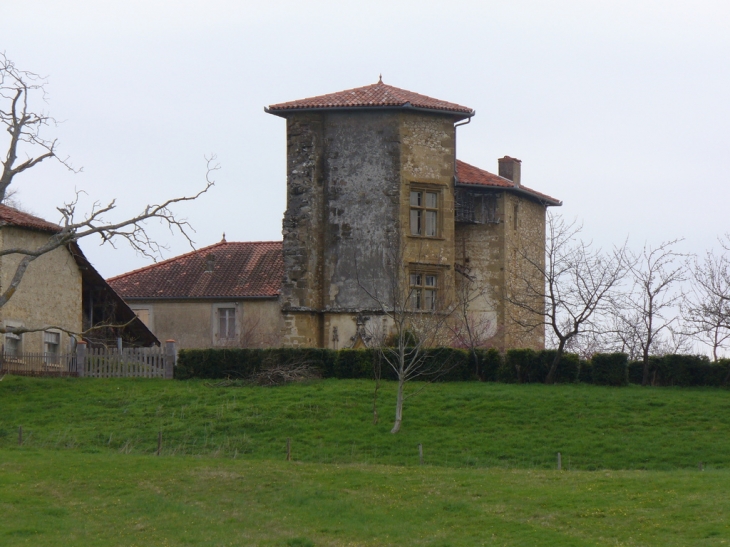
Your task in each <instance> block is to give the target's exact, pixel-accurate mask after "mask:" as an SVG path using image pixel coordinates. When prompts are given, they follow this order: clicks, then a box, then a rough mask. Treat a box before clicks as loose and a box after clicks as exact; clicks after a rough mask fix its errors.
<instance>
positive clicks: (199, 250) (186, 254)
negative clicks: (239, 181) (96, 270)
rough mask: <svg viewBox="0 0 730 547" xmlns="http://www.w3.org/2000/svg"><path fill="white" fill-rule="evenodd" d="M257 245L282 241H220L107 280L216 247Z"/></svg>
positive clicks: (116, 278)
mask: <svg viewBox="0 0 730 547" xmlns="http://www.w3.org/2000/svg"><path fill="white" fill-rule="evenodd" d="M241 243H244V244H255V243H282V242H281V241H219V242H218V243H213V244H212V245H208V246H207V247H201V248H200V249H195V250H193V251H190V252H187V253H185V254H181V255H177V256H173V257H172V258H167V259H165V260H161V261H160V262H153V263H152V264H147V266H142V267H141V268H137V269H136V270H131V271H129V272H125V273H122V274H119V275H115V276H114V277H110V278H108V279H107V281H117V280H119V279H123V278H125V277H128V276H130V275H134V274H137V273H140V272H144V271H145V270H149V269H151V268H156V267H157V266H162V265H164V264H167V263H169V262H174V261H177V260H180V259H181V258H187V257H189V256H191V255H194V254H196V253H200V252H201V251H205V250H208V249H213V248H214V247H220V246H221V245H235V244H241Z"/></svg>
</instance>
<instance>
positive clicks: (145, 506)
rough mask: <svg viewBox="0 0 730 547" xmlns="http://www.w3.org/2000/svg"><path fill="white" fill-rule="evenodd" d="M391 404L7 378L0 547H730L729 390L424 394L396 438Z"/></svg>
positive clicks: (493, 388) (322, 392) (387, 389)
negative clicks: (375, 416)
mask: <svg viewBox="0 0 730 547" xmlns="http://www.w3.org/2000/svg"><path fill="white" fill-rule="evenodd" d="M393 404H394V385H392V384H389V383H386V385H385V386H384V388H383V395H382V397H381V400H380V405H379V408H380V412H381V423H380V424H378V425H377V426H374V425H373V424H372V383H371V382H367V381H356V380H352V381H350V380H347V381H345V380H327V381H321V382H315V383H312V384H308V385H289V386H285V387H281V388H255V387H243V388H214V387H209V386H207V385H206V384H205V383H204V382H199V381H185V382H181V381H172V382H171V381H156V380H141V379H116V380H99V379H33V378H22V377H11V376H6V377H4V379H3V380H2V381H0V514H2V516H3V518H1V519H0V545H9V546H15V545H34V546H36V545H37V546H46V545H48V546H50V545H93V546H97V545H98V546H107V545H108V546H112V545H114V546H127V545H140V546H141V545H145V546H148V545H185V546H188V545H190V546H193V545H195V546H219V545H261V546H281V547H297V546H298V547H305V546H310V547H311V546H330V545H331V546H341V545H342V546H344V545H352V546H376V545H418V546H420V545H424V546H434V547H436V546H438V547H446V546H462V545H463V546H472V545H509V546H512V545H517V546H522V545H525V546H528V545H529V546H548V545H559V546H563V545H565V546H583V545H601V546H603V545H607V546H608V545H632V546H633V545H636V546H638V545H662V546H664V545H666V546H674V545H676V546H686V545H692V546H694V545H698V546H704V545H730V517H728V515H730V496H729V495H728V492H730V435H729V434H728V433H730V392H729V391H726V390H720V389H668V388H662V389H642V388H638V387H630V388H621V389H616V388H604V387H597V386H584V385H564V386H543V385H504V384H481V383H464V384H456V383H454V384H438V385H429V386H426V387H425V389H424V390H423V391H422V392H421V393H419V394H418V395H417V396H415V397H413V398H412V399H409V400H408V401H407V403H406V409H405V421H404V428H403V431H402V432H401V433H399V434H398V435H391V434H390V433H388V431H389V429H390V425H391V422H390V418H391V414H392V410H393ZM20 425H22V426H23V445H22V446H18V426H20ZM158 431H162V433H163V449H162V456H161V457H157V456H155V455H154V452H155V451H156V448H157V433H158ZM287 438H291V439H292V455H293V459H294V461H292V462H286V461H284V458H285V447H286V439H287ZM418 443H422V444H423V446H424V456H425V465H423V466H420V465H419V462H418V450H417V445H418ZM558 451H560V452H561V453H562V454H563V468H564V470H563V471H562V472H559V471H556V470H555V454H556V452H558ZM699 462H703V466H704V469H705V470H704V471H700V470H699V469H698V463H699Z"/></svg>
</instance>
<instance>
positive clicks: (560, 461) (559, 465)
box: [558, 452, 563, 471]
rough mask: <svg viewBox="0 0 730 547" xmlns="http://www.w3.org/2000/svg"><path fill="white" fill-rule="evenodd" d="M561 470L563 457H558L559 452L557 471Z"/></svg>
mask: <svg viewBox="0 0 730 547" xmlns="http://www.w3.org/2000/svg"><path fill="white" fill-rule="evenodd" d="M562 469H563V457H562V456H561V455H560V452H558V471H562Z"/></svg>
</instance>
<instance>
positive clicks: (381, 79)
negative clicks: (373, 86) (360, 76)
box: [378, 73, 383, 84]
mask: <svg viewBox="0 0 730 547" xmlns="http://www.w3.org/2000/svg"><path fill="white" fill-rule="evenodd" d="M378 83H379V84H382V83H383V74H382V73H381V74H380V76H379V77H378Z"/></svg>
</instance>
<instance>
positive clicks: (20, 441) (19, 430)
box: [18, 425, 23, 446]
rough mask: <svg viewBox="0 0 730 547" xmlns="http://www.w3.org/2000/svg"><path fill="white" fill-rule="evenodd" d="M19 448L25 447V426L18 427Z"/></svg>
mask: <svg viewBox="0 0 730 547" xmlns="http://www.w3.org/2000/svg"><path fill="white" fill-rule="evenodd" d="M18 446H23V426H22V425H21V426H20V427H18Z"/></svg>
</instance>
